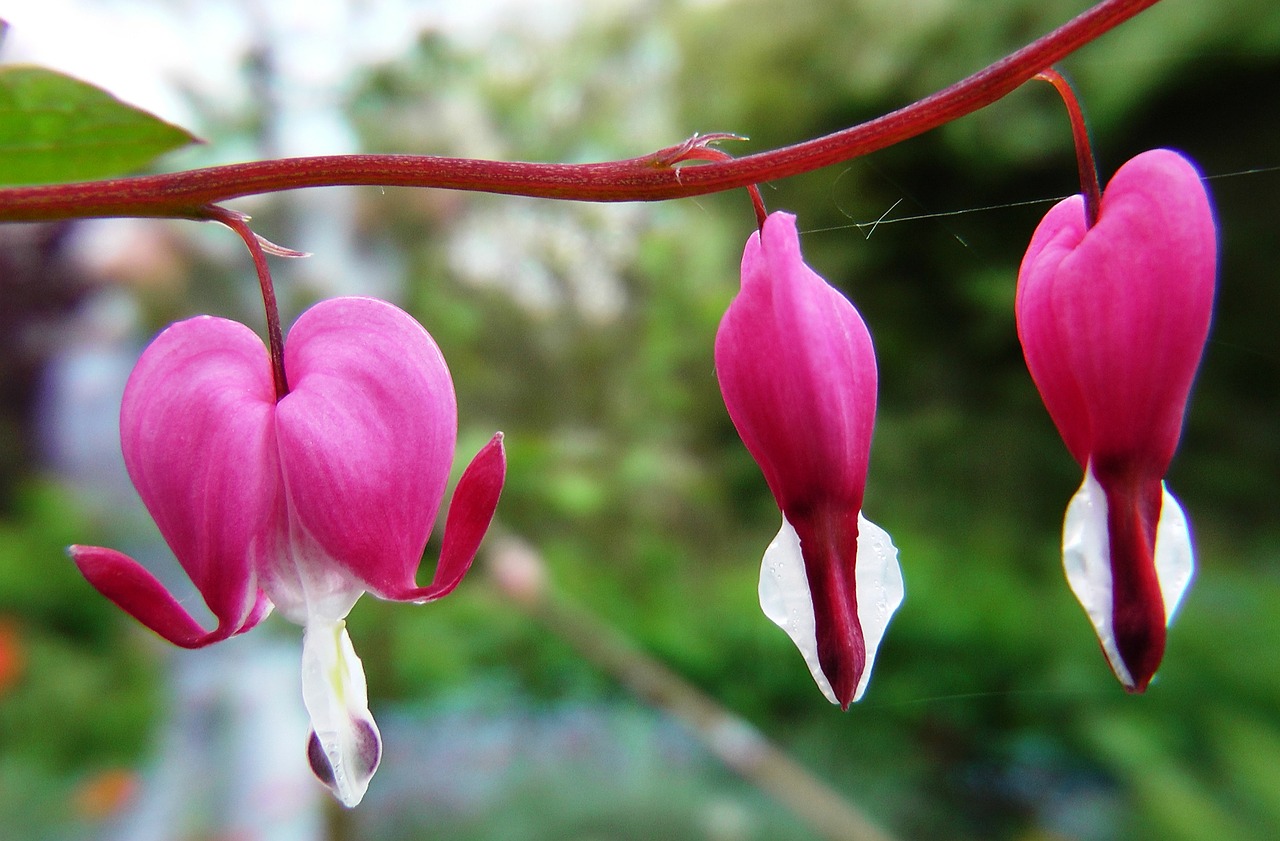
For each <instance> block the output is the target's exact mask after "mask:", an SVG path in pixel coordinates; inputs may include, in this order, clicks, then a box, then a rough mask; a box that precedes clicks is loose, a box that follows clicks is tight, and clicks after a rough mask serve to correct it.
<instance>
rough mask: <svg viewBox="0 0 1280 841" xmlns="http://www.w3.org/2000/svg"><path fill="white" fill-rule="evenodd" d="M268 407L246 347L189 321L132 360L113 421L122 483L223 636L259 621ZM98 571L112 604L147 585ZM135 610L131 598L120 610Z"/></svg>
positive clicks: (268, 514)
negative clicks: (115, 596) (108, 585)
mask: <svg viewBox="0 0 1280 841" xmlns="http://www.w3.org/2000/svg"><path fill="white" fill-rule="evenodd" d="M273 406H274V392H273V389H272V384H271V375H270V370H269V367H268V363H267V353H266V349H265V348H264V347H263V344H262V342H261V341H260V340H259V339H258V337H257V336H256V335H254V333H253V332H252V331H251V330H249V328H247V327H245V326H244V325H242V324H237V323H236V322H233V321H227V320H225V319H221V318H211V317H208V316H200V317H197V318H193V319H189V320H187V321H182V322H179V323H177V324H174V325H173V326H171V327H169V328H168V329H167V330H165V331H164V332H162V333H161V334H160V335H159V336H158V337H157V338H156V339H155V341H154V342H152V343H151V345H150V346H149V347H148V348H147V349H146V351H144V352H143V354H142V357H141V358H140V359H139V360H138V365H137V367H135V368H134V371H133V374H132V375H131V376H130V377H129V382H128V384H127V385H126V387H125V393H124V401H123V404H122V406H121V411H120V438H121V444H122V448H123V450H124V458H125V465H126V467H127V468H128V470H129V476H130V478H132V480H133V484H134V486H135V487H136V488H137V490H138V494H139V496H141V497H142V501H143V502H144V503H145V504H146V506H147V510H148V511H149V512H150V513H151V516H152V518H153V519H154V520H155V522H156V525H157V526H158V527H159V528H160V533H161V534H163V535H164V538H165V540H166V541H167V542H168V544H169V547H170V548H171V549H172V550H173V553H174V555H176V556H177V558H178V561H179V562H180V563H181V564H182V567H183V569H185V570H186V571H187V574H188V575H190V576H191V580H192V581H193V582H194V583H195V585H196V587H197V588H198V589H199V591H200V593H201V595H202V596H203V597H204V600H205V602H206V603H207V604H208V605H209V608H210V609H211V610H212V611H213V613H214V615H215V616H216V617H218V621H219V627H220V629H224V630H226V631H227V633H228V634H230V633H234V632H235V631H236V630H238V629H241V628H245V627H248V626H249V625H251V624H252V622H253V619H254V616H255V614H258V615H260V613H261V611H262V607H261V595H260V594H259V592H258V587H257V584H256V573H255V570H256V565H257V563H258V561H259V559H260V558H261V557H262V555H263V553H264V552H266V551H268V549H269V539H268V537H269V535H270V533H271V530H272V513H273V509H274V498H275V495H276V488H277V485H278V472H279V471H278V468H277V466H276V455H275V441H274V438H273V435H272V428H271V412H272V409H273ZM121 557H123V556H121ZM98 563H99V566H101V558H99V561H98ZM101 569H103V570H107V571H110V572H111V574H112V576H114V577H115V579H118V580H119V581H120V582H122V583H121V586H122V587H124V588H125V589H124V590H121V591H120V593H121V594H124V595H122V597H126V598H130V599H133V598H134V597H133V596H128V595H127V593H129V592H133V593H136V594H139V597H140V594H142V593H144V592H147V591H148V588H151V585H150V584H147V583H146V580H148V579H149V577H148V579H144V578H143V577H140V576H139V575H137V574H136V573H135V572H133V571H129V572H125V571H123V570H125V569H126V567H124V566H122V565H121V564H119V563H118V562H114V563H113V564H111V565H108V566H106V567H101ZM121 576H123V577H121ZM113 580H114V579H113ZM129 582H132V583H129ZM152 589H154V588H152ZM156 597H157V598H161V596H160V595H159V594H158V593H157V594H156ZM162 601H163V599H162ZM138 609H139V607H138V605H137V604H136V600H135V607H134V608H133V609H131V612H134V613H135V614H136V613H137V610H138ZM157 609H158V610H161V611H162V613H163V612H164V611H167V610H168V608H167V607H163V608H157ZM173 627H174V628H178V627H179V626H178V625H174V626H173ZM189 631H190V629H186V630H184V631H183V633H184V634H186V633H188V632H189Z"/></svg>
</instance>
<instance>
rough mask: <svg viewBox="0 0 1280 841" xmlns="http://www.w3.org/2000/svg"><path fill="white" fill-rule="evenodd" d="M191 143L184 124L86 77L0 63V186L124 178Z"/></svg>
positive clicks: (193, 138) (192, 139)
mask: <svg viewBox="0 0 1280 841" xmlns="http://www.w3.org/2000/svg"><path fill="white" fill-rule="evenodd" d="M193 142H196V138H195V137H194V136H192V135H191V134H190V133H189V132H188V131H186V130H185V129H181V128H178V127H177V126H175V125H171V124H170V123H166V122H165V121H164V120H161V119H160V118H159V117H156V116H155V115H153V114H149V113H147V112H146V111H142V110H140V109H138V108H134V107H133V106H132V105H127V104H125V103H123V102H121V101H120V100H118V99H116V98H115V97H114V96H112V95H111V94H109V93H107V92H106V91H104V90H102V89H101V88H97V87H94V86H93V85H90V84H88V83H87V82H82V81H80V80H79V79H73V78H72V77H70V76H66V75H63V74H61V73H57V72H55V71H52V70H46V69H44V68H42V67H26V66H17V65H15V66H8V67H0V185H17V184H51V183H57V182H62V181H84V180H89V179H94V178H110V177H113V176H117V175H125V174H128V173H130V172H134V171H136V170H138V169H140V168H141V167H143V166H146V165H147V164H148V163H150V162H151V161H152V160H154V159H155V158H156V157H158V156H159V155H162V154H164V153H165V152H168V151H170V150H172V149H177V148H178V147H180V146H185V145H186V144H188V143H193Z"/></svg>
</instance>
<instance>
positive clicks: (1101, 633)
mask: <svg viewBox="0 0 1280 841" xmlns="http://www.w3.org/2000/svg"><path fill="white" fill-rule="evenodd" d="M1216 264H1217V234H1216V229H1215V226H1214V221H1213V212H1212V210H1211V209H1210V206H1209V198H1208V196H1207V194H1206V193H1205V189H1204V185H1203V183H1202V182H1201V180H1200V175H1199V173H1197V172H1196V169H1195V167H1194V166H1192V164H1191V163H1190V162H1188V161H1187V160H1186V159H1185V158H1183V157H1182V156H1181V155H1179V154H1177V153H1175V152H1171V151H1169V150H1167V149H1157V150H1154V151H1150V152H1144V153H1142V154H1140V155H1138V156H1137V157H1135V158H1134V159H1132V160H1131V161H1129V162H1128V163H1126V164H1125V165H1124V166H1123V167H1121V168H1120V170H1119V171H1118V172H1117V173H1116V174H1115V177H1114V178H1113V179H1112V180H1111V183H1110V184H1108V185H1107V188H1106V190H1105V191H1104V192H1103V194H1102V202H1101V204H1100V206H1099V211H1098V218H1097V222H1096V223H1095V224H1094V225H1093V226H1092V227H1089V226H1088V224H1087V222H1086V216H1085V205H1084V199H1083V197H1081V196H1078V195H1077V196H1072V197H1071V198H1068V199H1065V200H1064V201H1062V202H1060V203H1059V204H1058V205H1056V206H1055V207H1054V208H1053V209H1052V210H1050V211H1049V213H1048V214H1047V215H1046V216H1045V218H1044V220H1043V221H1041V223H1040V226H1039V227H1038V228H1037V229H1036V232H1035V235H1034V236H1033V237H1032V238H1031V246H1030V248H1028V249H1027V254H1026V257H1025V258H1024V259H1023V261H1022V267H1021V269H1020V270H1019V273H1018V292H1017V304H1016V309H1017V321H1018V337H1019V339H1020V340H1021V342H1022V349H1023V353H1024V355H1025V356H1026V360H1027V367H1028V368H1029V369H1030V371H1031V377H1032V379H1033V380H1034V381H1035V384H1036V387H1037V388H1038V389H1039V390H1040V394H1041V396H1042V397H1043V398H1044V403H1045V406H1046V407H1047V408H1048V410H1049V415H1050V416H1051V417H1052V418H1053V422H1054V424H1055V425H1056V426H1057V428H1058V431H1059V433H1061V435H1062V438H1063V441H1064V442H1065V443H1066V445H1067V449H1068V450H1070V451H1071V455H1072V456H1073V457H1074V458H1075V460H1076V461H1077V462H1078V463H1079V464H1080V466H1081V467H1082V468H1083V469H1084V471H1085V477H1084V484H1083V485H1082V486H1081V488H1080V490H1079V492H1078V493H1077V494H1076V495H1075V497H1074V498H1073V499H1072V500H1071V504H1070V505H1069V506H1068V508H1067V515H1066V520H1065V524H1064V527H1063V563H1064V566H1065V568H1066V574H1067V580H1068V582H1069V583H1070V585H1071V588H1072V590H1073V591H1074V592H1075V594H1076V597H1077V598H1078V599H1079V600H1080V603H1081V605H1082V606H1083V607H1084V609H1085V612H1086V613H1087V614H1088V616H1089V619H1090V621H1091V622H1092V623H1093V626H1094V628H1095V630H1096V631H1097V634H1098V639H1099V641H1100V642H1101V645H1102V649H1103V652H1104V653H1105V654H1106V657H1107V660H1108V662H1109V663H1110V665H1111V668H1112V670H1113V671H1114V672H1115V674H1116V677H1117V678H1119V680H1120V682H1121V683H1122V684H1124V686H1125V688H1126V689H1128V690H1129V691H1131V692H1142V691H1143V690H1145V689H1146V687H1147V684H1148V682H1149V681H1150V680H1151V677H1152V675H1154V674H1155V671H1156V669H1157V667H1158V666H1159V665H1160V660H1161V658H1162V657H1163V655H1164V648H1165V638H1166V627H1167V626H1168V624H1169V621H1170V620H1171V619H1172V617H1173V613H1174V610H1175V609H1176V608H1177V606H1178V602H1179V601H1180V600H1181V598H1182V595H1183V593H1184V592H1185V591H1186V589H1187V586H1188V584H1190V581H1191V577H1192V573H1193V568H1194V561H1193V555H1192V550H1191V538H1190V533H1189V528H1188V526H1187V519H1186V515H1185V514H1184V513H1183V511H1182V508H1181V506H1180V505H1179V504H1178V502H1177V501H1176V500H1175V499H1174V498H1173V496H1172V495H1171V494H1170V493H1169V491H1168V489H1167V488H1166V487H1165V485H1164V476H1165V474H1166V473H1167V472H1168V469H1169V463H1170V461H1171V460H1172V458H1173V453H1174V450H1175V449H1176V448H1177V445H1178V437H1179V435H1180V434H1181V430H1182V420H1183V415H1184V413H1185V411H1186V405H1187V397H1188V395H1189V393H1190V390H1191V383H1192V380H1193V379H1194V378H1195V373H1196V368H1197V367H1198V366H1199V363H1200V357H1201V354H1202V353H1203V350H1204V344H1205V340H1206V337H1207V336H1208V332H1209V321H1210V318H1211V316H1212V311H1213V295H1214V278H1215V274H1216Z"/></svg>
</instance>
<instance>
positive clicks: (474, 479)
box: [378, 432, 507, 603]
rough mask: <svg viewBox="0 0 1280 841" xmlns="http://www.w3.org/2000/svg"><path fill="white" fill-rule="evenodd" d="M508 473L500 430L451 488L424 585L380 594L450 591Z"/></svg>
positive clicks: (412, 596)
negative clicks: (430, 573) (431, 569)
mask: <svg viewBox="0 0 1280 841" xmlns="http://www.w3.org/2000/svg"><path fill="white" fill-rule="evenodd" d="M506 475H507V454H506V450H505V449H504V447H503V443H502V433H501V432H499V433H497V434H496V435H494V436H493V438H492V439H490V441H489V443H488V444H485V446H484V447H483V448H482V449H481V450H480V452H479V453H477V454H476V457H475V458H474V459H472V461H471V464H469V465H468V466H467V469H466V470H465V471H463V473H462V478H460V479H459V480H458V487H457V488H456V489H455V490H454V492H453V501H452V502H451V503H450V505H449V515H448V517H447V518H446V519H445V524H444V537H443V539H442V546H441V550H440V563H439V564H438V565H437V566H436V572H435V575H434V576H433V577H432V579H431V583H430V584H429V585H427V586H426V587H418V586H416V585H415V584H414V583H413V581H412V580H410V581H408V582H406V583H405V585H404V586H402V587H400V588H398V589H396V590H394V591H391V592H379V593H378V595H380V596H382V597H383V598H388V599H395V600H396V601H414V602H419V603H422V602H430V601H435V600H436V599H439V598H443V597H444V596H447V595H449V593H451V592H453V589H454V588H455V587H457V586H458V584H459V583H460V582H461V581H462V579H463V576H465V575H466V574H467V571H468V570H470V569H471V563H472V561H474V560H475V557H476V552H477V551H479V549H480V543H481V541H483V540H484V536H485V532H487V531H488V530H489V524H490V523H491V522H492V521H493V514H494V511H495V510H496V509H497V507H498V498H499V497H500V496H501V495H502V485H503V483H504V482H505V480H506Z"/></svg>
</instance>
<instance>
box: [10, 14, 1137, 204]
mask: <svg viewBox="0 0 1280 841" xmlns="http://www.w3.org/2000/svg"><path fill="white" fill-rule="evenodd" d="M1157 2H1159V0H1103V2H1100V3H1098V4H1097V5H1095V6H1093V7H1092V8H1090V9H1088V10H1087V11H1085V12H1083V13H1082V14H1080V15H1079V16H1077V17H1076V18H1074V19H1072V20H1071V21H1069V22H1067V23H1065V24H1063V25H1062V26H1060V27H1058V28H1057V29H1055V30H1053V31H1052V32H1050V33H1049V34H1047V35H1045V36H1043V37H1041V38H1039V39H1038V40H1036V41H1034V42H1032V43H1031V44H1029V45H1027V46H1025V47H1023V48H1022V49H1020V50H1018V51H1016V52H1014V53H1011V54H1010V55H1008V56H1006V57H1004V58H1002V59H1000V60H999V61H997V62H995V63H994V64H991V65H990V66H988V67H986V68H985V69H983V70H980V71H978V72H977V73H975V74H973V75H972V76H969V77H967V78H965V79H963V80H961V81H959V82H956V83H955V84H953V85H951V86H950V87H947V88H944V89H943V90H941V91H938V92H936V93H934V94H931V95H930V96H927V97H925V98H924V99H921V100H918V101H916V102H914V103H912V104H910V105H908V106H906V107H904V108H900V109H898V110H897V111H893V112H890V113H888V114H885V115H883V116H880V117H877V118H875V119H873V120H869V121H867V122H865V123H861V124H859V125H856V126H853V127H851V128H847V129H844V130H843V131H838V132H836V133H834V134H829V135H825V136H823V137H819V138H816V139H813V140H808V141H805V142H802V143H797V144H795V145H793V146H786V147H784V148H781V149H775V150H772V151H768V152H760V153H758V154H754V155H748V156H746V157H742V158H737V159H735V160H730V161H722V162H713V163H707V164H702V165H699V166H696V167H685V168H676V167H673V166H672V165H671V164H670V162H669V161H670V158H671V156H672V154H673V153H677V152H678V151H679V150H681V149H687V148H688V147H689V142H686V143H682V144H677V145H676V146H672V147H669V148H667V149H663V150H660V151H658V152H655V153H653V154H650V155H644V156H642V157H638V158H631V159H628V160H622V161H610V162H606V163H593V164H544V163H523V162H508V161H483V160H472V159H468V158H446V157H434V156H422V155H333V156H322V157H307V158H285V159H280V160H269V161H254V162H250V163H241V164H231V165H228V166H217V167H207V168H203V169H194V170H188V171H184V172H175V173H167V174H163V175H149V176H139V177H133V178H117V179H110V180H104V181H92V182H82V183H74V184H50V185H41V186H34V187H11V188H6V189H0V221H4V222H30V221H41V220H52V219H71V218H86V217H102V216H137V217H172V218H192V219H203V218H209V215H210V211H209V208H210V207H211V206H212V205H214V204H217V203H219V202H223V201H226V200H228V199H233V198H237V197H240V196H246V195H252V194H258V193H270V192H276V191H279V190H292V189H299V188H303V187H330V186H360V185H365V186H383V187H435V188H440V189H453V190H468V191H476V192H488V193H501V194H507V195H521V196H530V197H535V198H551V199H572V200H577V201H598V202H620V201H659V200H664V199H674V198H686V197H690V196H699V195H705V194H708V193H716V192H722V191H725V190H732V189H736V188H739V187H746V186H748V185H751V184H760V183H763V182H766V181H773V180H777V179H781V178H787V177H790V176H793V175H799V174H801V173H805V172H812V171H813V170H816V169H821V168H822V167H825V166H830V165H831V164H836V163H840V162H843V161H848V160H852V159H853V158H857V157H860V156H862V155H866V154H869V153H871V152H875V151H877V150H880V149H884V148H886V147H888V146H892V145H894V144H896V143H899V142H901V141H903V140H907V139H909V138H912V137H915V136H917V135H919V134H923V133H924V132H926V131H929V130H931V129H934V128H937V127H938V126H941V125H944V124H946V123H948V122H951V121H952V120H955V119H958V118H960V117H963V116H965V115H967V114H971V113H973V112H974V111H977V110H978V109H980V108H982V107H984V106H986V105H990V104H991V103H992V102H995V101H996V100H998V99H1000V98H1001V97H1003V96H1004V95H1006V94H1008V93H1009V92H1010V91H1012V90H1014V89H1015V88H1017V87H1019V86H1020V85H1022V84H1023V83H1024V82H1026V81H1028V80H1029V79H1031V78H1033V77H1034V76H1035V75H1036V74H1037V73H1039V72H1040V71H1042V70H1043V69H1044V68H1045V67H1049V66H1050V65H1052V64H1054V63H1055V62H1057V61H1060V60H1061V59H1062V58H1064V57H1065V56H1067V55H1069V54H1071V53H1072V52H1074V51H1075V50H1077V49H1079V48H1080V47H1081V46H1083V45H1085V44H1087V43H1089V42H1090V41H1092V40H1094V39H1095V38H1098V37H1099V36H1101V35H1103V34H1105V33H1107V32H1109V31H1110V30H1111V29H1113V28H1115V27H1116V26H1118V25H1119V24H1121V23H1123V22H1124V21H1126V20H1128V19H1129V18H1131V17H1133V16H1134V15H1136V14H1138V13H1139V12H1141V11H1143V10H1145V9H1147V8H1149V7H1151V6H1153V5H1155V4H1156V3H1157Z"/></svg>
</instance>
